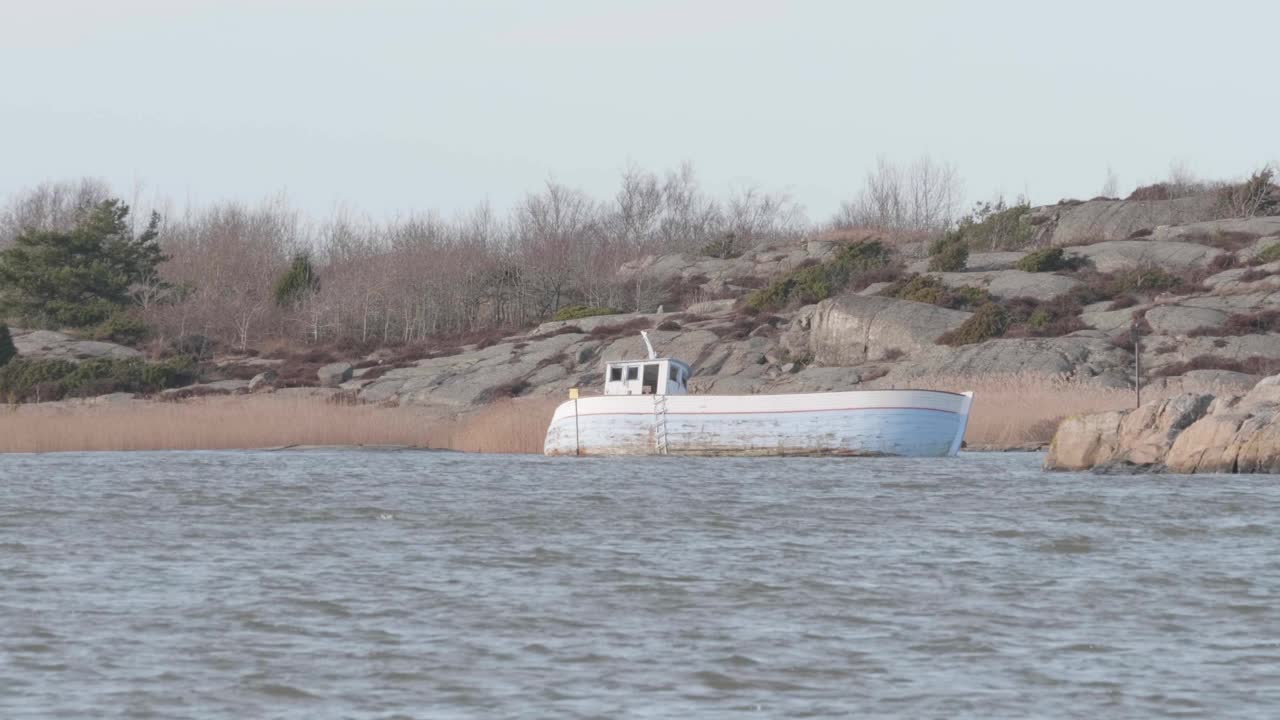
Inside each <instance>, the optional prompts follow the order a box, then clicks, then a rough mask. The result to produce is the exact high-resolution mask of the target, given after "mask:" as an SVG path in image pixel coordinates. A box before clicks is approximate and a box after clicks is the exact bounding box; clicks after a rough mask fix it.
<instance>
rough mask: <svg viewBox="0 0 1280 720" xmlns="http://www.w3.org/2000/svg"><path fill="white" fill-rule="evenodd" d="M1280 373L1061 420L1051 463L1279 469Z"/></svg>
mask: <svg viewBox="0 0 1280 720" xmlns="http://www.w3.org/2000/svg"><path fill="white" fill-rule="evenodd" d="M1278 417H1280V375H1273V376H1271V377H1268V378H1264V379H1263V380H1261V381H1260V382H1259V383H1258V384H1257V385H1256V386H1254V388H1253V389H1252V390H1250V391H1248V392H1247V393H1243V394H1223V395H1218V396H1216V397H1215V396H1214V395H1209V394H1198V393H1184V394H1181V395H1175V396H1173V397H1170V398H1165V399H1163V400H1154V401H1152V402H1148V403H1145V404H1143V405H1142V406H1140V407H1138V408H1135V409H1133V410H1121V411H1111V412H1105V413H1096V414H1093V415H1084V416H1079V417H1072V418H1068V419H1066V420H1064V421H1063V422H1062V424H1061V425H1059V426H1058V431H1057V433H1056V434H1055V435H1054V437H1053V443H1052V444H1051V445H1050V446H1049V454H1048V456H1047V457H1046V458H1045V468H1047V469H1050V470H1090V469H1092V470H1096V471H1102V472H1112V471H1118V472H1175V473H1280V423H1277V422H1276V420H1277V418H1278Z"/></svg>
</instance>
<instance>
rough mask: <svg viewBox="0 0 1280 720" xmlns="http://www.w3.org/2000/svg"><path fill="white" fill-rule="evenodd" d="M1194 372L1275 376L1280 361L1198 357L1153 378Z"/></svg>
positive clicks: (1154, 374) (1174, 365)
mask: <svg viewBox="0 0 1280 720" xmlns="http://www.w3.org/2000/svg"><path fill="white" fill-rule="evenodd" d="M1192 370H1230V371H1231V372H1242V373H1248V374H1249V375H1275V374H1276V373H1277V372H1280V360H1277V359H1275V358H1268V357H1262V356H1260V355H1253V356H1250V357H1247V358H1245V359H1244V360H1236V359H1234V358H1225V357H1219V356H1217V355H1197V356H1195V357H1193V358H1191V359H1190V360H1188V361H1186V362H1181V363H1173V364H1171V365H1165V366H1164V367H1162V368H1160V369H1159V370H1156V371H1155V372H1153V373H1151V376H1152V377H1172V376H1175V375H1184V374H1186V373H1188V372H1191V371H1192Z"/></svg>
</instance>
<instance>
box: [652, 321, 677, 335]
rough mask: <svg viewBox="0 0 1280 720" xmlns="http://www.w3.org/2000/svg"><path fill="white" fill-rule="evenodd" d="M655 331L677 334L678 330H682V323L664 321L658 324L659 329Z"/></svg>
mask: <svg viewBox="0 0 1280 720" xmlns="http://www.w3.org/2000/svg"><path fill="white" fill-rule="evenodd" d="M654 329H655V330H665V331H667V332H675V331H676V330H679V329H680V323H678V322H676V321H675V320H663V321H662V322H660V323H658V327H656V328H654Z"/></svg>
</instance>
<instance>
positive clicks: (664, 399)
mask: <svg viewBox="0 0 1280 720" xmlns="http://www.w3.org/2000/svg"><path fill="white" fill-rule="evenodd" d="M641 335H642V337H643V338H644V344H645V348H646V349H647V350H648V357H647V358H645V359H643V360H623V361H616V362H607V363H606V364H605V371H604V373H605V374H604V393H603V394H602V395H595V396H584V395H582V394H581V393H579V392H578V390H577V389H574V390H570V393H569V396H570V399H569V400H568V401H566V402H564V403H562V404H561V405H560V406H559V407H557V408H556V411H555V415H553V416H552V419H551V424H550V426H548V428H547V436H546V440H545V442H544V446H543V452H544V453H545V454H546V455H571V456H601V455H703V456H729V455H742V456H790V455H802V456H803V455H810V456H848V457H857V456H897V457H949V456H954V455H956V454H957V453H958V452H959V451H960V445H961V441H962V440H963V438H964V431H965V426H966V424H967V423H968V420H969V408H970V406H971V405H972V403H973V393H972V392H963V393H953V392H943V391H939V390H851V391H844V392H814V393H791V394H777V395H710V394H707V395H703V394H690V393H689V378H690V376H691V375H692V368H690V367H689V365H688V364H687V363H685V362H683V361H681V360H677V359H675V358H664V357H658V355H657V353H656V352H655V351H654V349H653V344H652V343H651V342H650V341H649V336H648V333H643V332H642V333H641Z"/></svg>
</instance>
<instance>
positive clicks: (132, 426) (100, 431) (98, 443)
mask: <svg viewBox="0 0 1280 720" xmlns="http://www.w3.org/2000/svg"><path fill="white" fill-rule="evenodd" d="M556 402H558V399H557V400H556V401H555V402H551V401H548V400H542V399H530V400H515V401H509V402H505V403H496V404H494V405H491V406H489V407H487V408H484V409H482V410H480V411H477V412H475V413H471V414H468V415H464V416H460V417H456V418H448V417H439V416H431V415H426V414H423V413H422V412H420V411H418V410H415V409H411V408H388V407H378V406H373V405H354V406H351V405H335V404H332V403H327V402H325V401H323V400H320V399H277V398H272V397H271V396H269V395H267V396H251V397H243V398H204V399H198V400H190V401H187V402H182V403H167V402H166V403H161V402H156V403H149V402H130V403H126V404H119V405H98V406H95V405H91V404H86V405H71V406H41V405H22V406H16V407H11V408H9V409H0V452H58V451H91V450H225V449H244V448H266V447H284V446H291V445H404V446H411V447H421V448H444V449H451V450H466V451H471V452H541V451H542V440H543V435H544V434H545V432H546V428H547V423H549V422H550V420H551V413H552V411H553V410H554V408H555V404H556Z"/></svg>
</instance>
